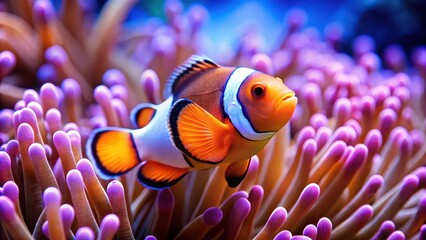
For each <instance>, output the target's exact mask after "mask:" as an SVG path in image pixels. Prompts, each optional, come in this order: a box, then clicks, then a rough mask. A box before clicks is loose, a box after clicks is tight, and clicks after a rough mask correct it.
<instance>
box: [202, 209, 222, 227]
mask: <svg viewBox="0 0 426 240" xmlns="http://www.w3.org/2000/svg"><path fill="white" fill-rule="evenodd" d="M222 217H223V213H222V211H221V210H220V208H216V207H212V208H208V209H207V210H206V211H204V213H203V220H204V222H205V223H206V224H207V225H211V226H214V225H216V224H218V223H220V222H221V221H222Z"/></svg>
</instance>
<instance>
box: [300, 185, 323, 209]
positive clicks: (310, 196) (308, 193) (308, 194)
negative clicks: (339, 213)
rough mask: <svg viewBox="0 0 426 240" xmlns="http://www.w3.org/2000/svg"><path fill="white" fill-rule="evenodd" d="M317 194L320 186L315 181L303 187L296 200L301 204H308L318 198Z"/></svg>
mask: <svg viewBox="0 0 426 240" xmlns="http://www.w3.org/2000/svg"><path fill="white" fill-rule="evenodd" d="M319 195H320V187H319V186H318V185H317V184H315V183H311V184H309V185H308V186H306V187H305V188H304V189H303V191H302V193H301V194H300V196H299V200H298V202H300V204H302V205H306V206H308V205H310V204H312V203H314V202H315V201H316V200H317V199H318V197H319Z"/></svg>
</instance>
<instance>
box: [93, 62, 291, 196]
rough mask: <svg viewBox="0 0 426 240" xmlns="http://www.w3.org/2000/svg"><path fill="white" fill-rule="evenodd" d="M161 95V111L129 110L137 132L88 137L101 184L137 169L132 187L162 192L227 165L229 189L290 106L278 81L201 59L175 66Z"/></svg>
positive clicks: (99, 132)
mask: <svg viewBox="0 0 426 240" xmlns="http://www.w3.org/2000/svg"><path fill="white" fill-rule="evenodd" d="M166 90H167V92H166V95H170V97H169V98H168V99H167V100H165V101H164V102H163V103H161V104H159V105H153V104H148V103H144V104H140V105H139V106H137V107H136V108H135V109H133V110H132V114H131V120H132V122H133V124H134V125H135V127H137V129H134V130H130V129H122V128H112V127H107V128H101V129H96V130H95V131H94V133H93V134H92V136H91V137H90V138H89V140H88V143H87V153H88V156H89V158H90V159H91V160H92V161H93V163H94V165H95V167H96V168H97V169H98V174H99V175H100V176H102V177H104V178H111V177H116V176H119V175H122V174H124V173H126V172H128V171H130V170H131V169H133V168H135V167H136V166H139V165H140V169H139V172H138V178H139V180H140V181H141V182H142V183H143V184H144V185H145V186H148V187H150V188H154V189H161V188H165V187H169V186H172V185H173V184H175V183H176V182H178V181H179V180H180V179H182V178H183V177H184V176H185V174H186V173H188V172H189V171H191V170H195V169H206V168H211V167H215V166H217V165H219V164H228V165H229V166H228V167H227V170H226V173H225V177H226V180H227V181H228V184H229V186H231V187H235V186H237V185H238V184H239V183H240V182H241V181H242V179H243V178H244V176H245V173H246V172H247V169H248V166H249V163H250V159H251V157H252V156H253V155H255V154H256V153H258V152H259V151H260V150H261V149H262V148H263V147H264V146H265V145H266V143H268V141H269V140H270V139H271V137H272V136H273V135H274V134H275V133H276V132H277V131H278V130H279V129H281V128H282V127H283V126H284V125H285V124H286V123H287V122H288V121H289V119H290V117H291V116H292V114H293V111H294V109H295V107H296V103H297V98H296V97H295V96H294V92H293V91H292V90H290V89H288V88H287V87H286V86H285V85H284V84H283V82H282V80H280V79H278V78H274V77H272V76H269V75H267V74H264V73H261V72H258V71H255V70H253V69H250V68H230V67H221V66H219V65H217V64H216V63H214V62H213V61H212V60H210V59H208V58H206V57H200V56H192V57H191V58H190V59H188V61H187V62H186V63H185V64H183V65H181V66H179V67H178V68H177V69H176V70H175V72H174V73H173V74H172V75H171V77H170V79H169V82H168V84H167V88H166Z"/></svg>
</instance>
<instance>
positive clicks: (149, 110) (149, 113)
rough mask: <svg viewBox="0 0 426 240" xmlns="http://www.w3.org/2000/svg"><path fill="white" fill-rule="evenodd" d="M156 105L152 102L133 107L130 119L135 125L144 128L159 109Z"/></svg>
mask: <svg viewBox="0 0 426 240" xmlns="http://www.w3.org/2000/svg"><path fill="white" fill-rule="evenodd" d="M155 107H156V106H155V105H154V104H151V103H142V104H139V105H137V106H136V107H135V108H133V109H132V111H131V113H130V120H131V121H132V124H133V126H134V127H137V128H143V127H145V126H146V125H148V123H149V122H150V121H151V119H152V118H153V117H154V115H155V112H156V111H157V109H156V108H155Z"/></svg>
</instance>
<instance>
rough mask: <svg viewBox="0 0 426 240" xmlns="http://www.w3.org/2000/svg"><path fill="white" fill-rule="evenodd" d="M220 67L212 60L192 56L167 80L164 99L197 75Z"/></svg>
mask: <svg viewBox="0 0 426 240" xmlns="http://www.w3.org/2000/svg"><path fill="white" fill-rule="evenodd" d="M218 67H220V66H219V64H217V63H215V62H213V60H211V59H210V58H208V57H206V56H200V55H192V56H191V57H190V58H188V60H186V62H185V63H184V64H182V65H180V66H178V67H177V68H176V69H175V70H174V71H173V73H172V74H171V75H170V78H169V79H168V80H167V83H166V87H165V92H164V97H165V98H168V97H169V96H171V94H173V93H175V90H176V89H177V86H178V85H180V84H182V83H183V82H185V80H186V79H189V78H190V77H191V76H193V75H194V74H196V73H199V72H202V71H206V70H209V69H214V68H218Z"/></svg>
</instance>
